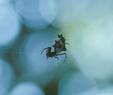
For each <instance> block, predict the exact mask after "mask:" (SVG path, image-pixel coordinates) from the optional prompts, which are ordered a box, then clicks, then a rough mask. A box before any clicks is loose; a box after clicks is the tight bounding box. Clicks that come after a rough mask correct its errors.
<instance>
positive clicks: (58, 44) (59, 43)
mask: <svg viewBox="0 0 113 95" xmlns="http://www.w3.org/2000/svg"><path fill="white" fill-rule="evenodd" d="M58 38H59V39H58V40H55V44H54V45H53V46H52V47H47V48H44V49H43V50H42V52H41V54H42V53H43V52H44V51H45V50H46V57H47V58H53V57H54V58H56V59H59V58H58V56H59V55H65V58H66V53H61V52H63V51H66V47H65V38H64V37H63V35H62V34H61V35H59V34H58ZM52 48H54V51H52Z"/></svg>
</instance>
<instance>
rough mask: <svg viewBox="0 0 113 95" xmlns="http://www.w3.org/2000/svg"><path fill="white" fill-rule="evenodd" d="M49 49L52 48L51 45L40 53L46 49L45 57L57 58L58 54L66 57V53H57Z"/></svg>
mask: <svg viewBox="0 0 113 95" xmlns="http://www.w3.org/2000/svg"><path fill="white" fill-rule="evenodd" d="M51 49H52V48H51V47H47V48H44V49H43V51H42V52H41V54H42V53H43V52H44V51H45V50H46V57H47V59H48V58H53V57H54V58H56V59H59V58H58V56H59V55H65V57H66V53H57V52H55V51H51Z"/></svg>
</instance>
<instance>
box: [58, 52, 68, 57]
mask: <svg viewBox="0 0 113 95" xmlns="http://www.w3.org/2000/svg"><path fill="white" fill-rule="evenodd" d="M57 55H65V58H67V54H66V53H60V54H57Z"/></svg>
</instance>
